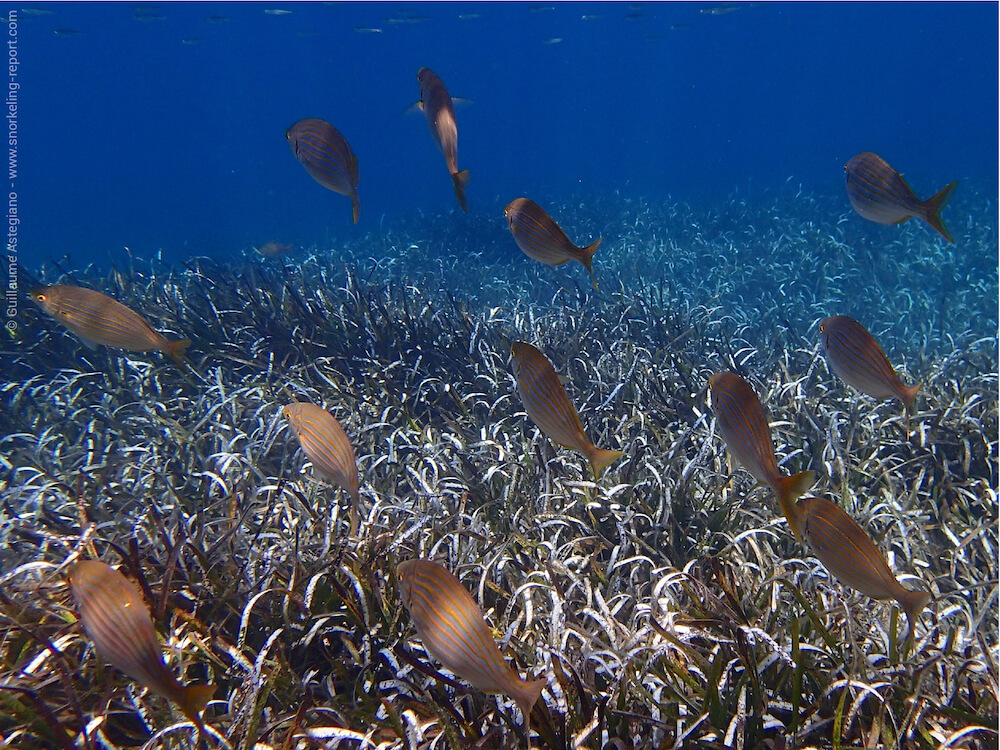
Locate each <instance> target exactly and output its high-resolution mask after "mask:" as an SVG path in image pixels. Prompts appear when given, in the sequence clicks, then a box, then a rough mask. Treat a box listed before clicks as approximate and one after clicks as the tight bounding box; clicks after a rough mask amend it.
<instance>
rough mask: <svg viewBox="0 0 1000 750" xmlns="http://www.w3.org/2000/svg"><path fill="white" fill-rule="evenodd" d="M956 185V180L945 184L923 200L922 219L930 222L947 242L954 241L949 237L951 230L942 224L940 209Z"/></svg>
mask: <svg viewBox="0 0 1000 750" xmlns="http://www.w3.org/2000/svg"><path fill="white" fill-rule="evenodd" d="M957 186H958V181H957V180H956V181H955V182H953V183H951V184H950V185H945V186H944V187H943V188H941V190H940V191H939V192H938V194H937V195H934V196H932V197H930V198H928V199H927V200H925V201H924V203H923V206H924V212H925V214H924V220H925V221H926V222H927V223H928V224H930V225H931V226H932V227H933V228H934V229H935V230H936V231H937V233H938V234H940V235H941V236H942V237H944V238H945V239H946V240H948V242H954V241H955V240H953V239H952V238H951V232H949V231H948V227H946V226H945V225H944V219H942V218H941V209H942V208H944V206H945V204H946V203H947V202H948V199H949V198H951V194H952V193H953V192H955V188H956V187H957Z"/></svg>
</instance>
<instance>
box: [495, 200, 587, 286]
mask: <svg viewBox="0 0 1000 750" xmlns="http://www.w3.org/2000/svg"><path fill="white" fill-rule="evenodd" d="M503 215H504V216H505V217H506V218H507V226H508V227H510V233H511V234H512V235H514V242H516V243H517V246H518V247H519V248H521V251H522V252H523V253H524V254H525V255H527V256H528V257H529V258H532V259H533V260H537V261H539V262H540V263H544V264H545V265H547V266H559V265H562V264H563V263H565V262H567V261H570V260H575V261H577V262H578V263H580V264H582V265H583V267H584V268H586V269H587V273H589V274H590V280H591V281H592V282H593V283H594V289H598V288H599V287H598V286H597V279H595V278H594V268H593V262H594V253H595V252H596V251H597V246H598V245H600V244H601V240H603V239H604V238H603V237H598V238H597V241H596V242H593V243H591V244H590V245H587V246H586V247H577V246H576V245H574V244H573V243H572V242H570V239H569V237H567V236H566V233H565V232H564V231H563V230H562V229H561V228H560V227H559V225H558V224H556V222H555V219H553V218H552V217H551V216H549V215H548V214H547V213H546V212H545V210H544V209H543V208H542V207H541V206H539V205H538V204H537V203H535V202H534V201H533V200H530V199H529V198H515V199H514V200H512V201H511V202H510V203H508V204H507V205H506V207H505V208H504V210H503Z"/></svg>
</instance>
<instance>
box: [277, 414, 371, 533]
mask: <svg viewBox="0 0 1000 750" xmlns="http://www.w3.org/2000/svg"><path fill="white" fill-rule="evenodd" d="M284 414H285V418H286V419H288V423H289V424H290V425H291V426H292V431H293V432H294V433H295V436H296V437H297V438H298V439H299V445H300V446H301V448H302V452H303V453H305V454H306V456H307V457H308V458H309V460H310V461H311V462H312V465H313V469H314V470H315V471H316V473H318V474H319V475H320V476H321V477H323V478H324V479H326V480H328V481H330V482H333V483H334V484H335V485H337V486H338V487H343V488H344V489H345V490H346V491H347V494H349V495H350V496H351V535H352V536H353V535H354V534H356V533H357V530H358V500H359V492H358V486H359V481H358V464H357V462H356V461H355V459H354V448H352V447H351V441H350V440H349V439H348V437H347V434H346V433H345V432H344V428H343V427H341V426H340V422H338V421H337V419H336V417H334V416H333V415H332V414H331V413H330V412H328V411H327V410H326V409H324V408H322V407H320V406H316V405H315V404H310V403H307V402H298V403H294V404H288V405H287V406H286V407H285V408H284Z"/></svg>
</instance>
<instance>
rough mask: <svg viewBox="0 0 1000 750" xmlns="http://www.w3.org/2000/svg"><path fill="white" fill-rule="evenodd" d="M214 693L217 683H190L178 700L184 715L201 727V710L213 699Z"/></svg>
mask: <svg viewBox="0 0 1000 750" xmlns="http://www.w3.org/2000/svg"><path fill="white" fill-rule="evenodd" d="M213 695H215V685H188V686H187V687H186V688H183V690H182V691H181V694H180V698H179V700H178V701H177V702H178V703H179V704H180V707H181V711H183V712H184V715H185V716H187V717H188V718H189V719H191V721H193V722H194V723H195V724H197V725H198V726H199V728H200V727H201V726H202V723H201V712H202V711H204V710H205V706H207V705H208V702H209V701H210V700H212V696H213Z"/></svg>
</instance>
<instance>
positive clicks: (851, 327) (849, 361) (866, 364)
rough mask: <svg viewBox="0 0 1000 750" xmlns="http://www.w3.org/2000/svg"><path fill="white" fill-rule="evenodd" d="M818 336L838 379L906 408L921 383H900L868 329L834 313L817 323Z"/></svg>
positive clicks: (911, 401)
mask: <svg viewBox="0 0 1000 750" xmlns="http://www.w3.org/2000/svg"><path fill="white" fill-rule="evenodd" d="M819 338H820V342H821V343H822V345H823V351H824V352H826V360H827V362H829V363H830V367H832V368H833V371H834V372H835V373H837V375H838V376H839V377H840V378H841V380H843V381H844V382H845V383H847V384H848V385H850V386H853V387H854V388H857V389H858V390H859V391H861V392H862V393H865V394H867V395H869V396H872V397H874V398H878V399H883V398H898V399H899V400H900V401H902V402H903V405H904V406H905V407H906V409H907V411H909V409H910V406H912V405H913V400H914V399H915V398H916V397H917V391H919V390H920V385H921V384H920V383H917V384H916V385H913V386H906V385H903V381H901V380H900V379H899V375H897V374H896V371H895V370H894V369H893V367H892V365H891V364H889V358H888V357H886V356H885V352H883V351H882V347H881V346H879V345H878V342H877V341H875V339H874V337H873V336H872V335H871V334H870V333H869V332H868V329H866V328H865V327H864V326H863V325H861V324H860V323H859V322H858V321H856V320H855V319H854V318H849V317H847V316H846V315H834V316H833V317H830V318H827V319H826V320H824V321H822V322H821V323H820V324H819Z"/></svg>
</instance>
